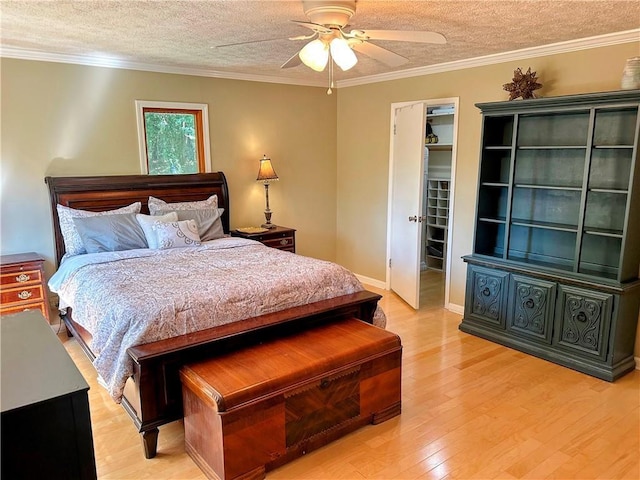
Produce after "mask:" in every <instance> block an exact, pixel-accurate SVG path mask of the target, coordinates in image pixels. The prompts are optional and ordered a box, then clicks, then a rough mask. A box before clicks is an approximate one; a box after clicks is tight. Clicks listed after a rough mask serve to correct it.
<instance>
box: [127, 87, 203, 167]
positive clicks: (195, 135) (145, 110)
mask: <svg viewBox="0 0 640 480" xmlns="http://www.w3.org/2000/svg"><path fill="white" fill-rule="evenodd" d="M136 114H137V120H138V141H139V146H140V170H141V172H142V173H148V174H150V175H171V174H184V173H204V172H210V171H211V157H210V148H209V118H208V117H209V113H208V109H207V105H206V104H203V103H174V102H145V101H141V100H136Z"/></svg>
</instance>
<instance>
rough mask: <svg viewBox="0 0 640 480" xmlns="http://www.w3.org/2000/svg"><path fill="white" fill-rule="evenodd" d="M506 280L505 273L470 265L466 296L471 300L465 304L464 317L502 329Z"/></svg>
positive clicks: (506, 288)
mask: <svg viewBox="0 0 640 480" xmlns="http://www.w3.org/2000/svg"><path fill="white" fill-rule="evenodd" d="M508 279H509V274H508V273H507V272H501V271H499V270H489V269H487V268H482V267H476V266H472V265H470V266H469V273H468V275H467V292H468V293H467V295H470V296H471V298H472V299H473V300H472V302H467V304H466V305H467V310H468V311H467V312H466V313H465V317H467V318H473V319H475V320H480V321H481V322H483V323H488V324H490V325H493V326H496V327H500V328H502V329H504V324H505V320H504V319H505V307H506V304H507V294H508V283H507V282H508Z"/></svg>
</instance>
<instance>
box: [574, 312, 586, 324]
mask: <svg viewBox="0 0 640 480" xmlns="http://www.w3.org/2000/svg"><path fill="white" fill-rule="evenodd" d="M576 319H577V320H578V321H579V322H586V321H587V316H586V315H585V314H584V312H578V314H577V315H576Z"/></svg>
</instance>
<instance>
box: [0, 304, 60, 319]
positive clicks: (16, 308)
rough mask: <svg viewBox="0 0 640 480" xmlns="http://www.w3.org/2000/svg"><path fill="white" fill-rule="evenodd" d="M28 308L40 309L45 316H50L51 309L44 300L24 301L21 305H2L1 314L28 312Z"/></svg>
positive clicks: (0, 307)
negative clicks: (35, 301) (49, 309)
mask: <svg viewBox="0 0 640 480" xmlns="http://www.w3.org/2000/svg"><path fill="white" fill-rule="evenodd" d="M27 310H40V312H42V315H43V316H44V318H47V317H48V316H49V311H48V310H47V306H46V305H45V304H44V302H37V303H23V304H21V305H11V306H0V315H9V314H12V313H19V312H26V311H27Z"/></svg>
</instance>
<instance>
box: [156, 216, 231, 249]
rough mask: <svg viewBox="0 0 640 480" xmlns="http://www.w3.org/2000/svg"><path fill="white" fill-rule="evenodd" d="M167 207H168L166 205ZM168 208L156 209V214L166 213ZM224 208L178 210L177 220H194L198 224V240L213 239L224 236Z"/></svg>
mask: <svg viewBox="0 0 640 480" xmlns="http://www.w3.org/2000/svg"><path fill="white" fill-rule="evenodd" d="M167 208H168V207H167ZM168 211H170V210H168V209H160V210H158V214H166V213H167V212H168ZM223 212H224V208H203V209H198V210H178V211H176V212H175V213H177V214H178V220H180V221H181V220H195V222H196V225H198V235H200V240H201V241H203V242H206V241H207V240H215V239H216V238H222V237H224V229H223V227H222V219H221V217H222V213H223Z"/></svg>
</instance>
